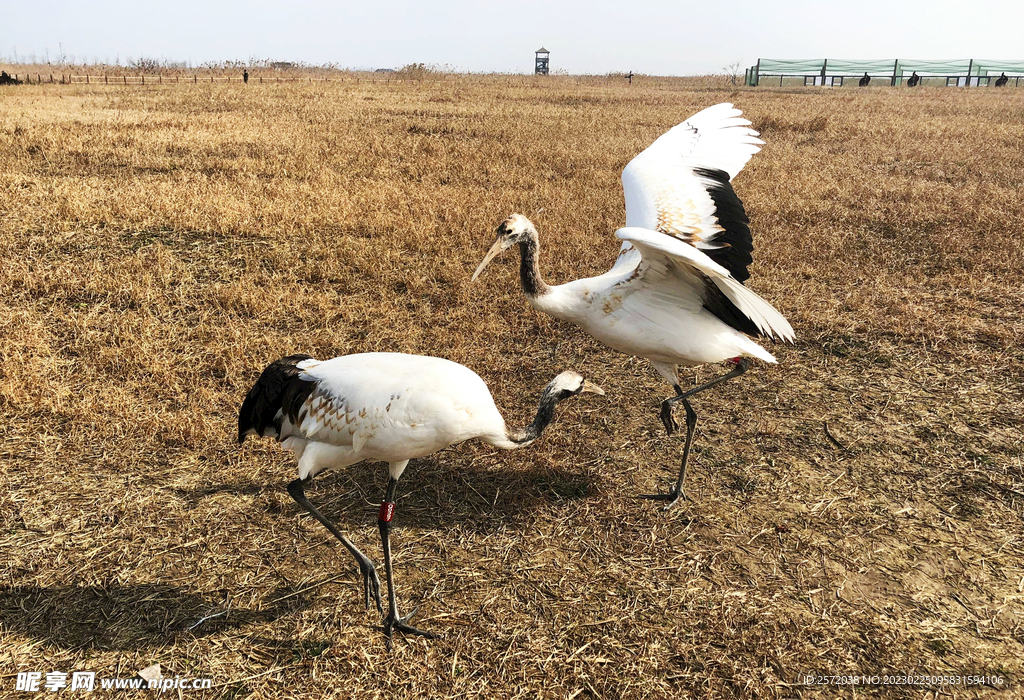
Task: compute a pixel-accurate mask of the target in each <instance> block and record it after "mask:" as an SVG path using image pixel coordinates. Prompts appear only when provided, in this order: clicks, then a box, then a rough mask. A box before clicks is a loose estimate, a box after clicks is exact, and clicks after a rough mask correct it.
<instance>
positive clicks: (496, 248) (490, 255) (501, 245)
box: [469, 238, 507, 282]
mask: <svg viewBox="0 0 1024 700" xmlns="http://www.w3.org/2000/svg"><path fill="white" fill-rule="evenodd" d="M506 247H507V246H506V245H505V241H504V240H502V239H501V238H499V239H498V240H496V241H495V242H494V245H492V246H491V249H490V250H488V251H487V255H485V256H484V259H483V261H482V262H481V263H480V265H479V266H478V267H477V268H476V272H474V273H473V276H472V277H471V278H470V280H469V281H470V282H476V278H477V277H479V276H480V273H481V272H483V271H484V268H485V267H487V263H489V262H490V261H491V260H492V259H494V256H495V255H497V254H498V253H500V252H501V251H503V250H505V248H506Z"/></svg>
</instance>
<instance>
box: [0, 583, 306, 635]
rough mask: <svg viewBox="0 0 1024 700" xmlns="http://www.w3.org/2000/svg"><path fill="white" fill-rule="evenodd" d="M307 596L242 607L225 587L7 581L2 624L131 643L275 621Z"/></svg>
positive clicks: (1, 592)
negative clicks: (203, 589) (214, 589)
mask: <svg viewBox="0 0 1024 700" xmlns="http://www.w3.org/2000/svg"><path fill="white" fill-rule="evenodd" d="M307 605H308V603H307V602H306V600H305V599H304V598H303V597H302V596H292V597H289V598H288V599H286V600H280V601H272V602H271V603H270V604H269V605H267V606H264V607H262V608H261V609H258V610H255V609H247V608H236V607H234V606H233V605H232V604H231V601H230V599H229V598H228V596H227V594H226V592H224V594H223V595H221V594H218V593H198V592H194V591H188V590H185V589H183V588H180V587H177V586H169V585H164V584H136V585H111V586H66V585H65V586H45V587H40V586H11V587H8V586H3V587H0V631H3V632H7V633H10V634H13V635H15V636H18V637H27V638H29V639H36V640H46V641H48V642H49V643H51V644H54V645H56V646H58V647H63V648H88V649H96V650H130V649H142V648H150V647H156V646H164V645H166V644H169V643H173V642H174V641H175V640H176V639H178V638H180V637H182V636H193V637H203V636H206V635H209V634H213V633H217V632H221V631H223V630H227V629H233V628H239V627H242V626H244V625H249V624H251V623H255V622H264V621H271V620H275V619H277V618H279V617H281V616H282V615H285V614H287V613H290V612H293V611H297V610H300V609H302V608H304V607H307Z"/></svg>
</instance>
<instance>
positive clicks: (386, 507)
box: [377, 501, 395, 523]
mask: <svg viewBox="0 0 1024 700" xmlns="http://www.w3.org/2000/svg"><path fill="white" fill-rule="evenodd" d="M394 514H395V504H394V503H389V502H388V501H381V504H380V515H378V516H377V517H378V518H379V519H380V521H381V522H382V523H390V522H391V516H392V515H394Z"/></svg>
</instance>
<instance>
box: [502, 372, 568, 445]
mask: <svg viewBox="0 0 1024 700" xmlns="http://www.w3.org/2000/svg"><path fill="white" fill-rule="evenodd" d="M558 400H559V399H558V395H557V394H556V393H555V391H554V390H553V389H552V388H551V385H548V386H546V387H544V391H543V392H542V393H541V395H540V405H538V406H537V415H536V416H535V417H534V419H533V422H532V423H530V424H529V425H528V426H526V427H525V428H524V429H522V430H516V431H510V432H509V433H508V439H509V440H511V441H512V442H514V443H516V444H517V445H519V446H520V447H526V446H527V445H529V444H530V443H531V442H533V441H534V440H536V439H537V438H539V437H540V434H541V433H543V432H544V428H546V427H548V423H550V422H551V419H552V418H554V417H555V406H557V405H558Z"/></svg>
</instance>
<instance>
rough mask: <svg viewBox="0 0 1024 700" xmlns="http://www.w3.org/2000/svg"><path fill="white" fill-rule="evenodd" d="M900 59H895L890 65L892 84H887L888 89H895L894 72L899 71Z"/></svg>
mask: <svg viewBox="0 0 1024 700" xmlns="http://www.w3.org/2000/svg"><path fill="white" fill-rule="evenodd" d="M899 66H900V59H898V58H897V59H896V60H895V61H893V63H892V82H891V83H889V87H896V71H897V70H899Z"/></svg>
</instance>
